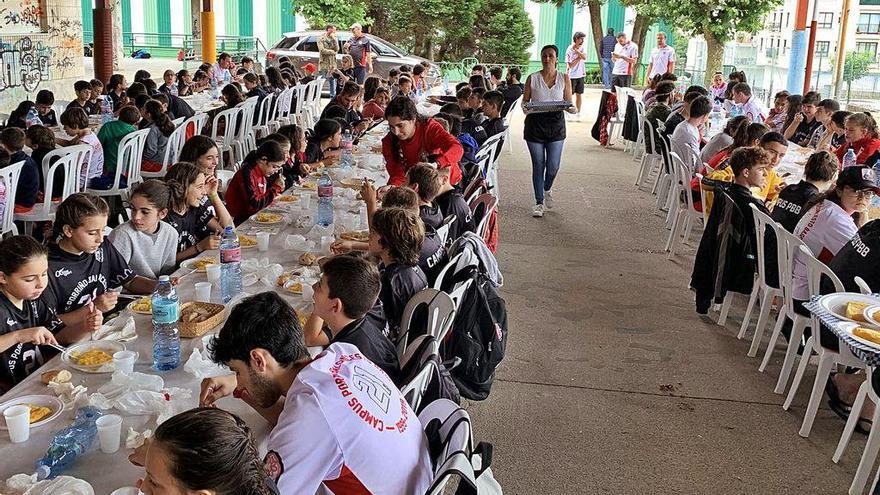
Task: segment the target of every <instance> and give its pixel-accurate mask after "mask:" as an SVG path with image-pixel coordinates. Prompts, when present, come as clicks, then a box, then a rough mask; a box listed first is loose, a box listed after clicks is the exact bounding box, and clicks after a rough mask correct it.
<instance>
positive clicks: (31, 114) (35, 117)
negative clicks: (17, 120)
mask: <svg viewBox="0 0 880 495" xmlns="http://www.w3.org/2000/svg"><path fill="white" fill-rule="evenodd" d="M24 123H25V125H26V126H27V127H30V126H32V125H43V121H42V120H40V113H39V112H37V107H35V106H33V107H31V109H30V110H28V113H27V116H26V117H25V119H24Z"/></svg>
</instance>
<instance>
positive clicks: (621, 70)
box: [611, 41, 639, 76]
mask: <svg viewBox="0 0 880 495" xmlns="http://www.w3.org/2000/svg"><path fill="white" fill-rule="evenodd" d="M614 53H616V54H618V55H623V56H626V57H633V58H635V57H638V56H639V46H638V45H636V44H635V43H633V42H632V41H629V42H627V44H626V45H621V44H620V43H618V44H616V45H614ZM632 66H633V64H631V63H629V62H627V61H626V60H624V59H622V58H618V59H616V60H615V61H614V69H613V70H612V71H611V73H612V74H614V75H617V76H629V75H632Z"/></svg>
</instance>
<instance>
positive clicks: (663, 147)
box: [654, 122, 673, 174]
mask: <svg viewBox="0 0 880 495" xmlns="http://www.w3.org/2000/svg"><path fill="white" fill-rule="evenodd" d="M657 125H658V128H659V125H660V123H659V122H658V123H657ZM655 137H656V138H657V140H656V141H654V143H655V144H656V145H658V146H657V149H658V150H659V153H660V157H661V158H662V159H663V170H664V171H665V172H666V173H668V174H671V173H672V170H673V169H672V158H671V157H670V156H669V154H670V153H672V145H671V144H670V142H669V136H667V135H666V134H663V133H657V134H655Z"/></svg>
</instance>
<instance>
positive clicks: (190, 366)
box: [183, 347, 231, 380]
mask: <svg viewBox="0 0 880 495" xmlns="http://www.w3.org/2000/svg"><path fill="white" fill-rule="evenodd" d="M183 371H186V372H187V373H189V374H191V375H193V376H195V377H196V379H198V380H201V379H203V378H211V377H214V376H222V375H228V374H230V373H231V371H229V368H228V367H226V366H223V365H220V364H217V363H215V362H214V361H211V360H210V359H208V357H207V353H205V355H204V356H202V353H201V351H199V349H198V348H197V347H196V348H194V349H193V350H192V353H191V354H190V355H189V359H187V360H186V364H184V365H183Z"/></svg>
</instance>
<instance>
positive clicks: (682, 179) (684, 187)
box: [670, 152, 696, 212]
mask: <svg viewBox="0 0 880 495" xmlns="http://www.w3.org/2000/svg"><path fill="white" fill-rule="evenodd" d="M670 157H671V158H672V164H673V166H674V167H675V180H676V181H677V182H678V184H679V185H680V187H681V191H682V195H681V196H682V197H683V199H684V201H685V204H686V205H687V208H688V211H689V212H690V211H696V210H695V209H694V196H693V194H691V179H692V178H693V171H692V170H691V168H690V166H688V165H687V164H685V163H684V161H682V159H681V157H680V156H678V154H677V153H674V152H673V153H670Z"/></svg>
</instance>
